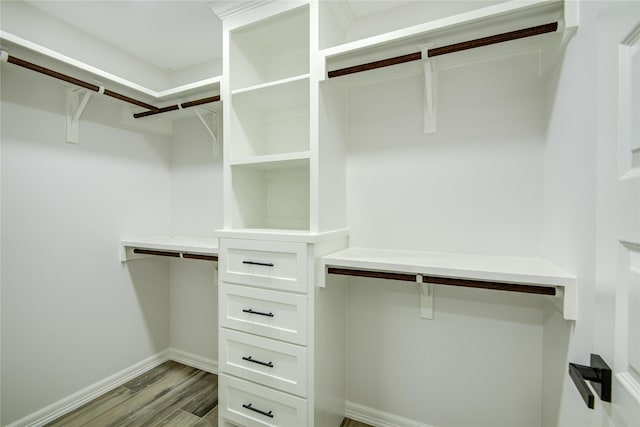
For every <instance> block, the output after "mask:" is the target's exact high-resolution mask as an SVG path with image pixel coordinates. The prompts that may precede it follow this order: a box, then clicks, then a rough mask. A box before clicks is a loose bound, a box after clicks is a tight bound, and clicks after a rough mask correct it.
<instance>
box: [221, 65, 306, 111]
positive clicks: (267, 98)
mask: <svg viewBox="0 0 640 427" xmlns="http://www.w3.org/2000/svg"><path fill="white" fill-rule="evenodd" d="M231 95H232V96H233V100H234V102H236V100H239V101H241V102H244V103H247V104H250V105H252V106H253V107H255V108H258V109H260V110H262V111H263V112H275V111H280V110H286V109H291V108H295V107H300V106H302V105H308V104H309V74H302V75H299V76H295V77H291V78H287V79H282V80H278V81H274V82H269V83H264V84H260V85H256V86H251V87H247V88H243V89H238V90H236V91H233V92H232V93H231Z"/></svg>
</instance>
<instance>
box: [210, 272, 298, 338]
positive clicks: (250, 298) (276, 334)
mask: <svg viewBox="0 0 640 427" xmlns="http://www.w3.org/2000/svg"><path fill="white" fill-rule="evenodd" d="M218 292H219V319H220V326H222V327H225V328H231V329H237V330H239V331H244V332H249V333H252V334H256V335H262V336H265V337H269V338H275V339H278V340H283V341H289V342H292V343H295V344H300V345H306V344H307V297H306V296H305V295H299V294H291V293H286V292H277V291H270V290H265V289H258V288H251V287H247V286H237V285H230V284H228V283H221V284H220V286H219V288H218Z"/></svg>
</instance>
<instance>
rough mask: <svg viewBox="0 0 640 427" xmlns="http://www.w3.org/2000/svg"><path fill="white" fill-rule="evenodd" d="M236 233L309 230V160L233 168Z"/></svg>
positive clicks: (234, 225) (236, 166) (234, 224)
mask: <svg viewBox="0 0 640 427" xmlns="http://www.w3.org/2000/svg"><path fill="white" fill-rule="evenodd" d="M231 175H232V182H233V194H234V203H233V218H232V219H233V222H232V224H233V228H234V229H238V228H239V229H247V228H259V229H264V228H266V229H289V230H308V229H309V188H310V187H309V159H308V158H307V159H293V160H286V161H280V162H265V163H252V164H243V165H234V166H232V170H231Z"/></svg>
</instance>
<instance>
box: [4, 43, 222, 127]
mask: <svg viewBox="0 0 640 427" xmlns="http://www.w3.org/2000/svg"><path fill="white" fill-rule="evenodd" d="M3 52H4V51H3ZM5 53H6V52H5ZM7 62H9V63H11V64H14V65H17V66H19V67H23V68H27V69H29V70H32V71H35V72H37V73H41V74H44V75H46V76H49V77H53V78H55V79H58V80H62V81H64V82H67V83H71V84H74V85H76V86H80V87H83V88H85V89H89V90H92V91H94V92H98V93H100V91H101V90H103V92H102V93H104V94H105V95H107V96H110V97H112V98H115V99H119V100H120V101H124V102H128V103H129V104H133V105H136V106H138V107H142V108H146V109H147V110H149V111H143V112H141V113H135V114H134V115H133V117H135V118H136V119H137V118H140V117H146V116H151V115H153V114H160V113H166V112H167V111H174V110H178V109H182V108H189V107H195V106H196V105H202V104H208V103H210V102H216V101H219V100H220V95H216V96H212V97H209V98H202V99H196V100H195V101H189V102H183V103H181V104H176V105H171V106H168V107H162V108H158V107H155V106H153V105H151V104H147V103H146V102H142V101H139V100H137V99H134V98H131V97H128V96H126V95H122V94H120V93H117V92H114V91H112V90H109V89H105V88H104V87H101V86H98V85H96V84H93V83H89V82H85V81H84V80H80V79H77V78H75V77H71V76H68V75H66V74H62V73H59V72H57V71H54V70H51V69H49V68H45V67H42V66H40V65H36V64H34V63H32V62H28V61H25V60H24V59H20V58H16V57H15V56H11V55H8V54H7Z"/></svg>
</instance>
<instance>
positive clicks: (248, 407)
mask: <svg viewBox="0 0 640 427" xmlns="http://www.w3.org/2000/svg"><path fill="white" fill-rule="evenodd" d="M251 405H252V403H249V404H246V403H244V404H243V405H242V407H243V408H246V409H248V410H250V411H253V412H257V413H259V414H261V415H264V416H265V417H269V418H273V413H272V411H269V412H265V411H262V410H260V409H256V408H254V407H253V406H251Z"/></svg>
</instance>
